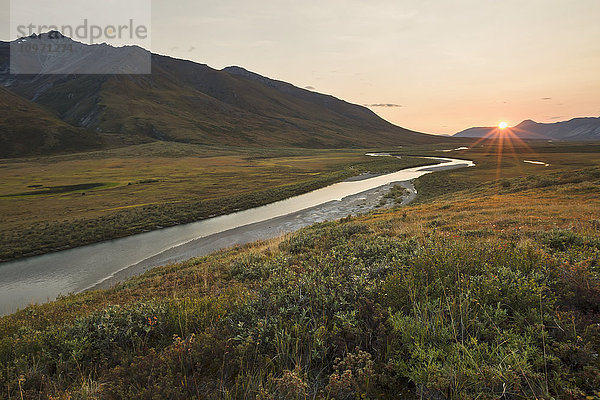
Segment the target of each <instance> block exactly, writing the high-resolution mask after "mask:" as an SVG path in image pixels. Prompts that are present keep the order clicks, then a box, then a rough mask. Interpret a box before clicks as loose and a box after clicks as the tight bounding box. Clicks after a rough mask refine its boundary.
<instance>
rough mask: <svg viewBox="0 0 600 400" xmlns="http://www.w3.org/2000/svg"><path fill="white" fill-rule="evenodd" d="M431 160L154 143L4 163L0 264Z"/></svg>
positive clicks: (353, 152) (0, 186)
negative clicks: (360, 175)
mask: <svg viewBox="0 0 600 400" xmlns="http://www.w3.org/2000/svg"><path fill="white" fill-rule="evenodd" d="M427 163H431V162H430V161H428V160H423V159H417V158H410V157H407V158H404V159H402V160H400V159H397V158H392V157H377V158H373V157H366V156H365V150H314V149H313V150H306V149H256V148H254V149H249V148H233V147H230V148H225V147H214V146H213V147H208V146H198V145H193V144H183V143H169V142H158V143H149V144H142V145H136V146H129V147H124V148H118V149H112V150H103V151H94V152H88V153H78V154H72V155H62V156H49V157H36V158H29V159H4V160H0V182H1V184H0V216H1V217H0V261H2V260H3V261H6V260H10V259H14V258H18V257H23V256H30V255H36V254H43V253H47V252H51V251H56V250H61V249H66V248H70V247H76V246H81V245H85V244H89V243H95V242H99V241H103V240H108V239H114V238H118V237H123V236H128V235H132V234H135V233H140V232H144V231H148V230H153V229H157V228H160V227H166V226H172V225H177V224H182V223H188V222H193V221H198V220H201V219H205V218H208V217H211V216H215V215H222V214H228V213H231V212H233V211H238V210H242V209H248V208H253V207H257V206H260V205H264V204H267V203H272V202H274V201H277V200H282V199H285V198H288V197H291V196H294V195H298V194H301V193H305V192H309V191H311V190H314V189H318V188H320V187H323V186H327V185H330V184H332V183H335V182H338V181H342V180H344V179H346V178H348V177H351V176H355V175H358V174H360V173H362V172H367V171H372V172H385V171H395V170H399V169H402V168H407V167H411V166H417V165H425V164H427Z"/></svg>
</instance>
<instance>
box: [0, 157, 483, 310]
mask: <svg viewBox="0 0 600 400" xmlns="http://www.w3.org/2000/svg"><path fill="white" fill-rule="evenodd" d="M431 159H435V160H437V161H441V162H442V163H441V164H436V165H432V166H425V167H416V168H407V169H404V170H401V171H397V172H393V173H390V174H385V175H379V176H369V177H367V178H366V179H351V180H348V181H345V182H340V183H336V184H333V185H330V186H327V187H324V188H321V189H318V190H314V191H312V192H309V193H305V194H302V195H299V196H295V197H291V198H289V199H286V200H282V201H278V202H275V203H271V204H267V205H265V206H261V207H256V208H253V209H249V210H244V211H239V212H236V213H232V214H228V215H222V216H219V217H214V218H209V219H205V220H202V221H198V222H193V223H189V224H183V225H177V226H173V227H169V228H164V229H160V230H155V231H151V232H145V233H141V234H137V235H132V236H128V237H124V238H120V239H115V240H109V241H105V242H101V243H96V244H91V245H87V246H82V247H77V248H73V249H69V250H64V251H59V252H56V253H49V254H45V255H41V256H35V257H29V258H24V259H19V260H16V261H11V262H5V263H1V264H0V315H5V314H9V313H12V312H14V311H16V310H17V309H19V308H23V307H25V306H27V305H29V304H32V303H42V302H46V301H51V300H54V299H55V298H56V297H57V296H59V295H62V294H69V293H78V292H81V291H84V290H87V289H92V288H104V287H109V286H111V285H114V284H115V283H117V282H120V281H123V280H125V279H127V278H128V277H131V276H134V275H137V274H140V273H143V272H144V271H146V270H148V269H150V268H153V267H156V266H159V265H165V264H168V263H173V262H179V261H183V260H187V259H190V258H193V257H198V256H202V255H206V254H209V253H210V252H212V251H215V250H218V249H222V248H227V247H231V246H233V245H239V244H245V243H249V242H253V241H255V240H259V239H269V238H273V237H277V236H279V235H281V234H283V233H287V232H292V231H295V230H297V229H300V228H302V227H304V226H308V225H311V224H313V223H315V222H321V221H325V220H334V219H339V218H342V217H345V216H347V215H353V214H357V213H360V212H364V211H368V210H370V209H373V208H374V207H375V206H376V205H377V203H378V200H379V198H381V196H382V195H383V194H384V193H385V192H386V191H387V189H388V188H389V186H390V185H391V184H392V183H396V182H401V183H402V185H403V186H405V187H406V188H408V189H409V190H413V191H414V188H413V187H412V184H411V183H410V181H411V180H413V179H416V178H418V177H419V176H422V175H424V174H427V173H431V172H434V171H438V170H444V169H450V168H461V167H469V166H473V165H474V163H473V162H471V161H467V160H457V159H450V158H433V157H432V158H431Z"/></svg>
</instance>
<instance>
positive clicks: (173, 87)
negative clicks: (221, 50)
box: [0, 43, 447, 147]
mask: <svg viewBox="0 0 600 400" xmlns="http://www.w3.org/2000/svg"><path fill="white" fill-rule="evenodd" d="M8 47H9V46H8V43H0V71H4V73H2V74H0V84H1V85H3V86H5V87H6V88H8V89H9V90H11V91H13V92H14V93H16V94H18V95H20V96H23V97H24V98H26V99H28V100H31V101H33V102H36V103H38V104H39V105H41V106H43V107H45V108H47V109H48V110H50V111H52V112H53V113H54V114H55V115H56V116H57V117H58V118H60V119H62V120H64V121H65V122H67V123H69V124H71V125H73V126H77V127H84V128H88V129H90V130H95V131H96V132H98V133H99V134H101V135H102V134H111V133H112V134H120V135H134V136H139V135H142V136H147V137H150V138H153V139H158V140H173V141H185V142H193V143H202V144H218V145H238V146H280V147H283V146H297V147H373V146H389V145H405V144H420V143H431V142H438V141H443V140H445V139H444V138H440V137H436V136H431V135H425V134H421V133H417V132H413V131H409V130H407V129H404V128H400V127H397V126H395V125H392V124H390V123H389V122H387V121H385V120H383V119H382V118H380V117H378V116H377V115H376V114H375V113H373V112H372V111H370V110H369V109H367V108H365V107H362V106H358V105H354V104H350V103H347V102H345V101H342V100H339V99H336V98H335V97H333V96H327V95H322V94H318V93H314V92H310V91H307V90H304V89H300V88H297V87H295V86H293V85H290V84H288V83H285V82H281V81H275V80H272V79H269V78H265V77H262V76H260V75H257V74H254V73H251V72H248V71H246V70H244V69H242V68H239V67H229V68H226V69H224V70H221V71H218V70H215V69H212V68H210V67H208V66H206V65H203V64H198V63H194V62H191V61H186V60H179V59H174V58H171V57H166V56H161V55H154V54H153V55H152V58H151V59H152V74H151V75H9V74H7V71H8V62H9V61H8V60H9V58H8ZM88 47H89V51H90V54H91V55H89V56H88V57H86V60H87V62H89V60H90V59H93V58H94V57H107V54H109V55H110V57H112V58H113V59H115V60H121V59H126V58H127V57H126V54H127V52H131V51H135V52H139V48H134V49H133V50H132V49H131V48H117V49H115V48H110V49H107V48H106V46H101V45H99V46H88ZM121 51H122V52H125V54H120V53H119V52H121ZM96 53H98V54H96ZM136 54H137V53H136ZM74 62H76V61H74ZM446 140H447V139H446Z"/></svg>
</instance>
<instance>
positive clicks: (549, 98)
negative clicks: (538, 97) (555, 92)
mask: <svg viewBox="0 0 600 400" xmlns="http://www.w3.org/2000/svg"><path fill="white" fill-rule="evenodd" d="M542 100H552V97H542Z"/></svg>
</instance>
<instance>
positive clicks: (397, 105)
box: [363, 103, 403, 107]
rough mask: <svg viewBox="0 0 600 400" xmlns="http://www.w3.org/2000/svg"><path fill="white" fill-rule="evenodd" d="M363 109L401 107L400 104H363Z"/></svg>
mask: <svg viewBox="0 0 600 400" xmlns="http://www.w3.org/2000/svg"><path fill="white" fill-rule="evenodd" d="M363 105H364V106H365V107H403V106H402V105H400V104H392V103H378V104H363Z"/></svg>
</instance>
